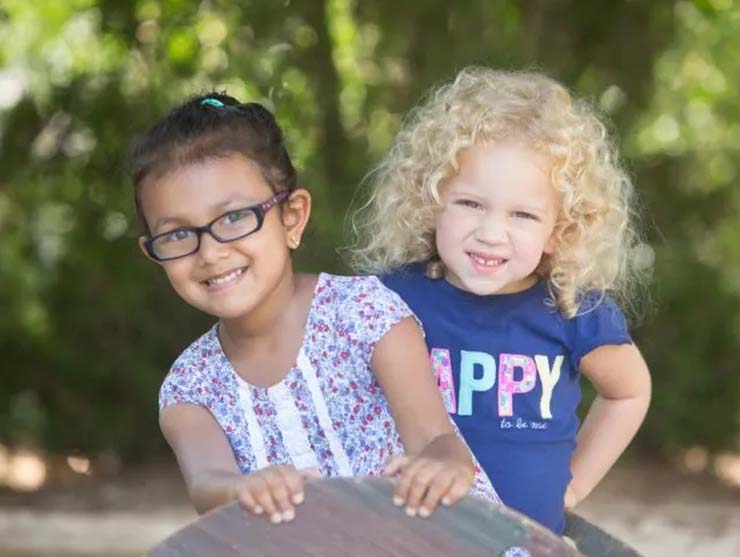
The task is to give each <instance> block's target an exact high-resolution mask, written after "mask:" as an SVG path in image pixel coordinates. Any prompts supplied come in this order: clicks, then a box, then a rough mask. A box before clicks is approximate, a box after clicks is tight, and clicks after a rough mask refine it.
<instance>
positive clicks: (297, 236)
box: [282, 188, 311, 249]
mask: <svg viewBox="0 0 740 557" xmlns="http://www.w3.org/2000/svg"><path fill="white" fill-rule="evenodd" d="M310 216H311V194H310V193H308V191H307V190H304V189H303V188H300V189H297V190H295V191H294V192H292V193H291V194H290V197H288V199H287V201H286V202H285V205H284V206H283V207H282V220H283V226H284V227H285V236H286V241H287V243H288V247H289V248H291V249H296V248H297V247H298V246H299V245H300V243H301V238H302V237H303V231H304V230H305V229H306V225H307V224H308V219H309V217H310Z"/></svg>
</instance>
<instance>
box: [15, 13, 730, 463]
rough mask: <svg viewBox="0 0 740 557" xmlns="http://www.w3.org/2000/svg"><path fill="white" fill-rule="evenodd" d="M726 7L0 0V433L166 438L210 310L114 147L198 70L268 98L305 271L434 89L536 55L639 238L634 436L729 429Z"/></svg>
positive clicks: (664, 437) (40, 437)
mask: <svg viewBox="0 0 740 557" xmlns="http://www.w3.org/2000/svg"><path fill="white" fill-rule="evenodd" d="M739 30H740V6H739V5H738V3H737V2H736V1H735V0H694V1H693V2H690V1H686V0H682V1H666V0H657V1H655V2H620V1H615V0H594V1H592V2H577V1H576V0H553V1H547V0H531V1H529V2H516V1H513V0H502V1H499V2H490V1H488V0H469V1H467V2H458V3H449V2H443V1H441V0H427V1H424V2H398V1H397V0H393V1H391V0H374V1H373V2H360V1H358V0H302V1H291V0H285V1H284V2H272V1H269V0H252V1H250V2H229V1H226V0H210V1H206V0H203V1H201V2H191V1H184V0H160V1H155V0H130V1H118V0H35V1H34V2H28V1H27V0H0V36H2V37H3V41H2V43H1V44H0V67H1V68H2V69H0V169H1V171H0V238H1V239H0V354H2V378H1V380H0V442H3V443H13V444H35V445H40V446H42V447H44V448H46V449H48V450H52V451H70V450H79V451H84V452H91V453H94V452H97V451H102V450H112V451H115V452H117V453H119V454H122V455H123V456H125V457H126V458H129V459H133V458H141V457H144V456H146V455H148V454H150V453H151V451H153V450H159V449H161V447H162V445H163V442H162V440H161V436H160V434H159V432H158V429H157V427H156V415H157V411H156V396H157V389H158V386H159V384H160V382H161V380H162V377H163V375H164V373H165V372H166V370H167V368H168V366H169V364H170V362H171V361H172V360H173V359H174V358H175V357H176V356H177V354H178V353H179V352H180V351H181V350H182V349H183V348H184V347H185V346H186V345H187V344H188V343H189V342H190V341H191V340H192V339H193V338H195V336H196V335H198V334H199V333H200V332H202V331H203V330H204V329H205V327H206V326H207V325H208V323H209V321H210V320H209V318H208V317H205V316H201V315H199V314H198V313H197V312H196V311H195V310H192V309H191V308H189V307H187V306H186V305H185V304H184V303H182V302H180V301H179V299H177V298H176V296H175V294H174V293H172V292H171V291H170V289H169V286H168V285H167V284H166V281H165V279H164V277H163V276H162V274H161V273H160V272H158V269H157V268H156V267H155V266H153V265H151V264H149V263H148V262H147V261H145V259H144V258H143V257H142V256H141V255H140V253H139V251H138V248H137V245H136V238H137V235H138V233H139V230H138V229H137V225H136V221H135V218H134V215H133V211H132V200H131V192H130V184H129V183H128V181H127V178H126V174H125V158H126V152H127V147H128V143H129V140H130V138H131V136H132V135H133V134H135V133H137V132H141V131H142V130H143V129H145V128H146V127H147V126H149V125H150V124H151V123H152V122H153V121H154V120H155V119H156V118H158V117H159V116H161V115H162V114H163V113H164V112H165V111H166V110H167V109H169V108H170V107H171V106H172V105H174V104H176V103H178V102H180V101H181V100H182V99H183V98H184V97H185V96H187V95H189V94H191V93H193V92H199V91H203V90H207V89H211V88H213V87H216V88H225V89H227V90H228V92H229V93H231V94H233V95H235V96H237V97H240V98H242V99H245V100H246V99H250V100H259V101H261V102H263V103H265V104H266V105H267V106H269V107H270V108H272V109H273V110H274V111H275V112H276V114H277V116H278V119H279V120H280V122H281V123H282V125H283V127H284V128H285V130H286V132H287V135H288V138H289V143H290V146H291V150H292V153H293V155H294V157H295V161H296V163H297V166H298V167H299V168H300V170H301V175H302V179H303V182H304V183H305V184H306V185H307V186H308V187H309V189H311V190H312V191H313V192H314V194H315V204H316V207H315V213H314V219H313V234H312V236H311V238H310V239H309V242H308V244H307V245H305V247H304V248H302V251H301V255H300V259H299V265H300V266H301V267H302V268H304V269H310V270H317V269H325V270H335V271H336V270H342V266H341V263H340V262H339V258H338V257H337V255H336V250H335V248H336V247H337V246H338V245H340V244H341V242H342V224H343V222H342V219H343V216H344V213H345V211H346V209H347V207H348V204H349V202H350V200H351V198H352V195H353V192H354V190H355V188H356V186H357V184H359V183H360V181H361V179H362V177H363V175H364V174H365V173H366V172H367V171H368V170H369V169H371V168H372V166H373V164H374V163H375V162H376V161H377V160H378V158H379V157H381V156H382V154H383V152H384V151H385V149H386V148H387V147H388V144H389V142H390V140H391V138H392V137H393V134H394V133H395V131H396V130H397V129H398V126H399V122H400V121H401V119H402V117H403V115H404V114H405V113H406V112H407V111H408V110H409V109H410V108H411V107H412V106H413V104H414V103H415V102H416V100H417V99H418V98H419V96H420V95H421V94H422V93H423V92H424V91H425V90H426V89H427V88H428V87H430V86H431V85H432V84H434V83H436V82H439V81H440V80H442V79H448V78H450V77H451V76H452V75H454V73H455V71H456V70H458V69H459V68H461V67H462V66H465V65H468V64H473V63H475V64H486V65H491V66H495V67H503V68H523V67H526V68H536V69H541V70H543V71H546V72H547V73H549V74H550V75H552V76H554V77H556V78H558V79H560V80H562V81H563V82H564V83H566V84H567V85H569V86H570V87H571V88H572V89H573V90H574V91H575V92H576V93H577V94H579V95H585V96H588V97H590V98H592V99H594V100H595V101H596V102H597V103H598V104H599V105H600V106H601V108H602V109H603V110H604V111H605V112H606V113H607V114H609V115H610V117H611V119H612V120H613V123H614V128H615V130H616V132H617V133H618V134H619V136H620V137H621V139H622V144H623V146H624V150H625V154H626V157H627V160H628V164H629V166H630V168H631V170H632V173H633V175H634V177H635V181H636V184H637V187H638V190H639V192H640V195H641V197H642V200H643V204H644V215H645V217H646V218H645V224H646V228H647V229H648V232H649V235H650V240H651V243H652V245H653V246H654V249H655V265H654V283H653V284H654V287H653V300H654V304H655V305H654V308H655V310H654V311H653V312H652V314H651V315H650V316H649V318H648V319H647V320H646V321H645V322H644V323H643V324H642V325H641V326H640V327H638V328H637V329H636V330H635V337H636V338H637V340H638V342H639V344H640V346H641V347H642V349H643V351H644V352H645V355H646V357H647V359H648V361H649V364H650V367H651V369H652V371H653V375H654V383H655V397H654V404H653V407H652V410H651V413H650V415H649V417H648V421H647V423H646V425H645V427H644V428H643V430H642V432H641V434H640V437H639V444H638V445H639V446H640V447H642V448H643V449H645V450H650V451H654V452H658V451H660V452H666V451H670V450H672V449H675V448H678V447H685V446H690V445H694V444H700V445H706V446H708V447H710V448H712V449H719V448H723V447H729V446H731V445H732V444H733V443H734V442H736V439H737V435H738V431H739V430H740V374H739V373H738V361H740V342H738V341H740V219H738V215H740V188H738V187H737V185H736V183H737V180H738V174H739V171H740V157H739V156H738V150H739V149H740V117H739V116H740V103H739V102H738V98H737V90H738V86H739V85H740V57H738V56H737V53H738V52H740V32H739Z"/></svg>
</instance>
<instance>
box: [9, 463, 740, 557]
mask: <svg viewBox="0 0 740 557" xmlns="http://www.w3.org/2000/svg"><path fill="white" fill-rule="evenodd" d="M577 511H578V512H579V513H580V514H582V515H583V516H585V517H586V518H588V519H589V520H591V521H592V522H594V523H596V524H598V525H600V526H601V527H602V528H604V529H605V530H607V531H609V532H610V533H612V534H614V535H616V536H617V537H619V538H621V539H622V540H623V541H625V542H627V543H629V544H631V545H632V546H633V547H635V548H636V549H637V550H639V551H640V552H641V553H643V554H644V555H645V557H695V556H696V557H699V556H701V557H737V556H740V488H738V487H731V486H729V485H727V484H724V483H722V482H720V481H719V480H717V479H716V478H714V477H711V476H709V475H690V474H686V473H682V472H680V471H678V470H676V469H674V468H672V467H670V466H668V465H665V464H657V463H654V462H646V461H641V462H639V463H632V464H627V465H621V466H619V467H617V468H615V469H614V470H613V471H612V472H611V473H610V474H609V476H608V477H607V479H606V480H605V481H604V482H603V483H602V484H601V485H600V486H599V488H598V490H597V491H596V492H595V493H594V494H593V495H592V496H591V497H590V498H589V499H588V500H587V501H586V502H584V504H583V505H582V506H580V507H579V508H578V509H577ZM194 518H195V513H194V512H193V511H192V510H191V509H190V507H189V504H188V501H187V499H186V497H185V493H184V489H183V485H182V481H181V479H180V476H179V473H178V471H177V469H176V467H175V466H174V464H173V463H172V462H170V461H163V462H157V463H154V464H151V465H148V466H146V467H140V468H135V469H131V470H125V471H123V472H121V473H118V474H116V475H108V476H106V477H102V478H101V477H99V476H95V475H93V476H85V475H74V476H69V475H68V476H67V477H64V478H57V479H55V481H52V482H51V485H49V486H47V487H45V488H44V489H43V490H41V491H39V492H36V493H33V494H27V493H16V492H12V491H10V490H7V489H6V490H0V557H11V556H12V557H41V556H44V557H92V556H96V557H132V556H134V555H141V554H142V553H143V552H145V551H146V550H147V549H149V548H151V547H152V546H153V545H156V544H157V543H158V542H159V541H161V540H162V539H164V538H165V537H167V536H168V535H170V534H171V533H173V532H174V531H176V530H177V529H178V528H180V527H181V526H183V525H185V524H186V523H188V522H189V521H190V520H192V519H194Z"/></svg>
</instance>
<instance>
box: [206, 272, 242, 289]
mask: <svg viewBox="0 0 740 557" xmlns="http://www.w3.org/2000/svg"><path fill="white" fill-rule="evenodd" d="M240 273H241V271H240V270H237V271H232V272H231V273H229V274H228V275H226V276H225V277H220V278H215V279H211V280H209V281H208V282H210V283H211V284H215V285H219V284H223V283H225V282H228V281H230V280H233V279H234V278H236V277H237V276H239V274H240Z"/></svg>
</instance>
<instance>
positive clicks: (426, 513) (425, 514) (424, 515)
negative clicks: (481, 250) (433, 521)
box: [419, 507, 432, 518]
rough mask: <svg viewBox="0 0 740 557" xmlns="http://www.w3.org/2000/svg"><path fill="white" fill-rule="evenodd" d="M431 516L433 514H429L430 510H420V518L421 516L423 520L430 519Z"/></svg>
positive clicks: (422, 508) (424, 508) (423, 508)
mask: <svg viewBox="0 0 740 557" xmlns="http://www.w3.org/2000/svg"><path fill="white" fill-rule="evenodd" d="M431 514H432V513H430V512H429V509H427V508H426V507H421V508H420V509H419V516H420V517H421V518H429V517H430V516H431Z"/></svg>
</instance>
